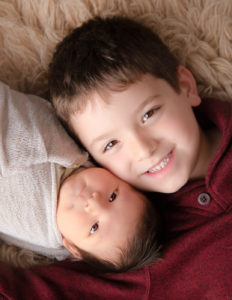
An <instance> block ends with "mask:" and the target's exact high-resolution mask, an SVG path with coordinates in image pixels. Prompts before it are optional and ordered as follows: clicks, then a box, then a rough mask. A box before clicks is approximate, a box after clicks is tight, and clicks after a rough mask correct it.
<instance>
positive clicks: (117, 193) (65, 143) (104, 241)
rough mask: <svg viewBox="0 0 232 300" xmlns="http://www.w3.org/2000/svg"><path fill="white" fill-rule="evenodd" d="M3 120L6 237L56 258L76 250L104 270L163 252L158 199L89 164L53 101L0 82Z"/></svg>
mask: <svg viewBox="0 0 232 300" xmlns="http://www.w3.org/2000/svg"><path fill="white" fill-rule="evenodd" d="M0 126H1V136H0V193H1V200H0V238H1V239H2V240H4V241H5V242H7V243H9V244H13V245H16V246H18V247H21V248H25V249H29V250H32V251H35V252H36V253H38V254H41V255H44V256H47V257H51V258H56V259H58V260H63V259H66V258H68V257H70V253H71V254H72V256H73V257H75V258H78V259H83V260H85V261H86V262H87V263H90V264H91V265H92V266H93V267H95V268H97V269H99V270H102V271H116V272H119V271H126V270H128V269H134V268H138V267H142V266H143V265H146V264H148V263H151V262H153V261H155V260H156V259H157V258H158V257H159V249H160V246H159V243H158V238H157V236H158V231H159V228H158V217H157V214H156V211H155V209H154V207H153V205H152V204H151V203H150V201H148V199H147V198H146V197H145V196H144V195H143V194H141V193H139V192H138V191H137V190H135V189H133V188H132V187H131V186H129V185H128V184H127V183H125V182H124V181H122V180H121V179H119V178H117V177H116V176H114V175H113V174H111V173H110V172H109V171H107V170H105V169H102V168H96V167H91V168H86V166H87V165H88V162H87V154H86V153H85V152H83V151H81V150H80V149H79V148H78V146H77V145H76V144H75V143H74V141H73V140H72V139H71V138H70V137H69V136H68V134H67V133H66V131H65V130H64V129H63V127H62V126H61V124H60V122H59V121H58V120H57V118H56V116H55V113H54V111H53V109H52V108H51V106H50V104H49V103H48V102H46V101H45V100H43V99H41V98H39V97H36V96H32V95H24V94H22V93H19V92H16V91H14V90H11V89H10V88H9V87H8V86H7V85H5V84H3V83H0ZM80 166H83V167H80ZM67 249H68V250H69V251H67Z"/></svg>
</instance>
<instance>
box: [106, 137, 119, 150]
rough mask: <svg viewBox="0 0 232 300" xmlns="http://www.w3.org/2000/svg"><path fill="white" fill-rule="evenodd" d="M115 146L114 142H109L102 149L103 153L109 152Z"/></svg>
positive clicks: (115, 142)
mask: <svg viewBox="0 0 232 300" xmlns="http://www.w3.org/2000/svg"><path fill="white" fill-rule="evenodd" d="M116 144H117V141H116V140H113V141H110V142H109V143H108V144H107V145H106V146H105V148H104V152H106V151H108V150H110V149H111V148H113V147H114V146H115V145H116Z"/></svg>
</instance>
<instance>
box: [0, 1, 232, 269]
mask: <svg viewBox="0 0 232 300" xmlns="http://www.w3.org/2000/svg"><path fill="white" fill-rule="evenodd" d="M97 15H99V16H102V17H106V16H113V15H122V16H129V17H131V18H133V19H136V20H138V21H140V22H142V23H144V24H146V25H148V26H150V27H151V28H152V29H153V30H154V31H155V32H157V33H158V34H159V35H160V37H161V38H162V39H163V41H164V42H165V43H166V44H167V45H168V46H169V47H170V49H171V51H172V52H173V53H174V54H175V55H176V57H177V58H178V59H179V60H180V62H181V63H182V64H183V65H185V66H186V67H188V68H189V69H190V70H191V71H192V72H193V74H194V76H195V78H196V80H197V83H198V88H199V93H200V95H201V96H209V95H210V96H212V95H213V96H217V97H220V98H221V99H227V100H229V99H232V84H231V78H232V1H231V0H143V1H141V0H114V1H111V0H48V1H41V0H26V1H25V0H1V1H0V80H2V81H4V82H5V83H8V84H9V85H10V86H11V87H12V88H15V89H18V90H20V91H23V92H27V93H34V94H37V95H40V96H44V97H47V96H48V86H47V68H48V64H49V61H50V59H51V57H52V54H53V51H54V48H55V46H56V44H57V43H58V42H59V41H60V40H62V39H63V37H64V36H65V35H66V34H68V33H69V32H70V31H71V30H72V29H73V28H75V27H77V26H79V25H80V24H81V23H82V22H84V21H86V20H87V19H89V18H91V17H94V16H97ZM0 259H2V260H6V261H8V262H9V263H12V264H13V265H16V266H24V267H28V266H31V265H33V264H38V263H40V264H41V263H43V262H45V263H47V259H45V260H42V261H41V259H40V257H38V256H34V255H33V254H32V253H29V252H28V251H25V250H20V249H17V248H15V247H7V245H4V244H3V245H2V246H1V249H0Z"/></svg>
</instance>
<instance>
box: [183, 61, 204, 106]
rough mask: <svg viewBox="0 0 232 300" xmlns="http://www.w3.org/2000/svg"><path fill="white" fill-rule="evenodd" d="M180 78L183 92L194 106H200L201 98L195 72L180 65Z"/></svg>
mask: <svg viewBox="0 0 232 300" xmlns="http://www.w3.org/2000/svg"><path fill="white" fill-rule="evenodd" d="M178 80H179V87H180V91H181V93H184V94H185V96H186V98H187V99H188V100H189V101H190V104H191V105H192V106H198V105H199V104H200V103H201V98H200V97H199V95H198V90H197V85H196V81H195V78H194V77H193V74H192V73H191V72H190V71H189V70H188V69H186V68H185V67H184V66H182V65H180V66H179V67H178Z"/></svg>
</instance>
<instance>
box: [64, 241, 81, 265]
mask: <svg viewBox="0 0 232 300" xmlns="http://www.w3.org/2000/svg"><path fill="white" fill-rule="evenodd" d="M62 241H63V244H64V246H65V248H66V249H68V251H69V252H71V253H72V255H73V256H74V257H76V258H78V259H80V260H81V259H82V256H81V254H80V252H79V251H78V249H77V247H76V246H75V245H74V244H73V243H72V242H70V241H69V240H67V239H66V238H65V237H62Z"/></svg>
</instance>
